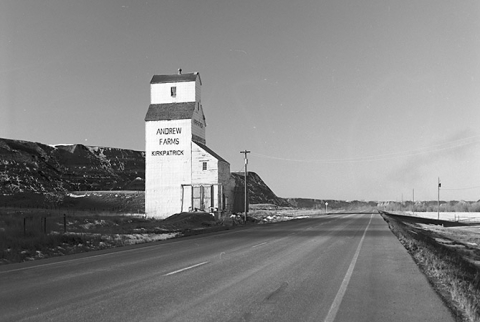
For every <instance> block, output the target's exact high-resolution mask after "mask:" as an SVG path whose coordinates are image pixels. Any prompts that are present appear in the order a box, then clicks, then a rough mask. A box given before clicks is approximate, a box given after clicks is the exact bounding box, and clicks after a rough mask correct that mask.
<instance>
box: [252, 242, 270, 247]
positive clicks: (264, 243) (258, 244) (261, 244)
mask: <svg viewBox="0 0 480 322" xmlns="http://www.w3.org/2000/svg"><path fill="white" fill-rule="evenodd" d="M266 243H267V242H264V243H261V244H257V245H253V246H252V248H255V247H258V246H262V245H265V244H266Z"/></svg>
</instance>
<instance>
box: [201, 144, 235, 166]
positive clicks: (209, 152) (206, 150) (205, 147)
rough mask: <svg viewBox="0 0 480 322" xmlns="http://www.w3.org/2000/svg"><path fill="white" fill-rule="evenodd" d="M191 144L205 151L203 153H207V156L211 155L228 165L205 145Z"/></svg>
mask: <svg viewBox="0 0 480 322" xmlns="http://www.w3.org/2000/svg"><path fill="white" fill-rule="evenodd" d="M193 143H195V144H196V145H198V146H199V147H200V148H201V149H203V150H205V152H207V153H208V154H210V155H212V156H213V157H214V158H215V159H217V160H219V161H223V162H227V163H228V164H230V163H229V162H228V161H227V160H225V159H224V158H222V157H221V156H219V155H218V154H216V153H215V152H214V151H213V150H212V149H210V148H209V147H207V146H206V145H203V144H201V143H198V142H193Z"/></svg>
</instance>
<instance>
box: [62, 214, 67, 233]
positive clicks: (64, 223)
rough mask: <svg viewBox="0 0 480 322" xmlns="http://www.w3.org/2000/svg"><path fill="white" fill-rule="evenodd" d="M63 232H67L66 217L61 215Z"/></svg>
mask: <svg viewBox="0 0 480 322" xmlns="http://www.w3.org/2000/svg"><path fill="white" fill-rule="evenodd" d="M63 232H64V233H66V232H67V215H66V214H63Z"/></svg>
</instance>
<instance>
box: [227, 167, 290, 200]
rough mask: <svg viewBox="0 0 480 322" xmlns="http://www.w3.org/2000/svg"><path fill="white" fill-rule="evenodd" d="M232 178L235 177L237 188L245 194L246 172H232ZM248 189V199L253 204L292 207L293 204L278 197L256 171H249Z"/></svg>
mask: <svg viewBox="0 0 480 322" xmlns="http://www.w3.org/2000/svg"><path fill="white" fill-rule="evenodd" d="M231 176H232V178H233V179H235V187H236V190H237V191H239V193H240V194H241V195H242V196H243V195H244V193H243V189H245V188H244V187H245V174H244V172H232V174H231ZM247 191H248V196H249V197H248V200H249V202H250V203H251V204H263V203H267V204H274V205H277V206H282V207H290V206H291V204H290V203H289V202H288V201H287V200H286V199H284V198H280V197H277V196H276V195H275V193H274V192H273V191H272V189H270V188H269V187H268V186H267V185H266V184H265V182H263V180H262V178H260V176H259V175H258V174H256V173H255V172H251V171H249V172H248V177H247ZM242 199H243V197H242Z"/></svg>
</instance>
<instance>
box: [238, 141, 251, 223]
mask: <svg viewBox="0 0 480 322" xmlns="http://www.w3.org/2000/svg"><path fill="white" fill-rule="evenodd" d="M240 153H243V154H245V209H244V210H245V217H244V220H245V223H247V211H248V210H247V209H248V196H247V175H248V172H247V165H248V156H247V154H248V153H250V151H248V150H244V151H240Z"/></svg>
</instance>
